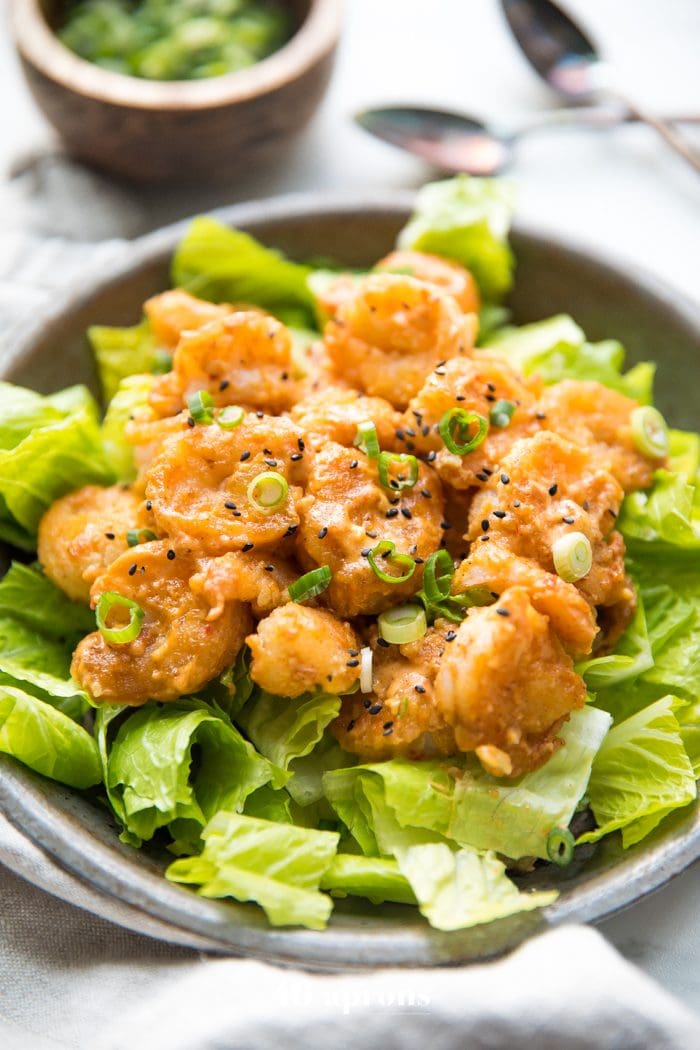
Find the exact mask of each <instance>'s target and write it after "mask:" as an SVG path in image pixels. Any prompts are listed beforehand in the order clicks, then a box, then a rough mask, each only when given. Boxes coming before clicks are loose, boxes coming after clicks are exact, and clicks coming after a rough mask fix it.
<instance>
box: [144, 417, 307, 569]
mask: <svg viewBox="0 0 700 1050" xmlns="http://www.w3.org/2000/svg"><path fill="white" fill-rule="evenodd" d="M304 448H305V446H304V441H303V438H302V436H301V431H300V430H299V429H298V428H297V427H296V426H295V425H294V424H293V423H292V422H291V421H290V420H288V419H273V418H270V417H264V418H262V419H258V418H257V417H256V416H253V415H249V416H247V417H246V418H245V420H244V422H243V423H242V424H241V425H240V426H238V427H236V428H235V429H233V430H222V429H221V427H219V426H217V425H216V424H212V425H206V424H202V425H197V426H194V427H191V428H188V430H187V433H185V434H183V435H182V436H180V437H174V438H171V439H170V440H169V441H167V442H166V444H165V446H164V447H163V449H162V451H161V452H160V454H159V455H158V456H156V458H155V459H154V461H153V463H152V464H151V466H150V468H149V469H148V471H147V472H146V474H145V476H144V486H145V493H146V498H147V499H148V500H149V502H150V505H151V507H152V512H153V516H154V519H155V521H156V523H157V525H158V528H159V529H160V530H161V531H162V532H164V533H166V534H167V535H168V536H171V537H172V538H173V539H174V540H175V541H176V542H177V543H178V544H180V545H181V546H186V547H190V548H191V549H192V550H194V551H196V552H198V553H201V554H208V555H212V556H213V555H218V554H225V553H226V552H227V551H235V550H242V551H244V552H245V551H247V550H252V549H253V547H264V548H269V547H272V546H274V545H276V544H278V543H279V542H280V540H281V539H282V538H283V537H284V536H285V535H291V534H292V533H293V532H294V530H295V528H296V526H297V525H298V524H299V516H298V513H297V508H296V504H297V502H298V500H299V498H300V497H301V489H300V488H298V483H299V482H300V481H303V479H304V477H305V472H306V463H307V460H308V457H309V456H310V455H311V453H310V452H309V451H308V450H306V451H302V450H303V449H304ZM262 475H267V476H268V477H269V476H270V475H272V478H271V479H270V481H269V485H268V487H270V486H271V494H270V500H271V501H272V502H270V503H269V505H268V506H264V505H262V504H261V503H260V501H259V500H257V499H256V484H257V483H256V479H257V478H260V484H268V483H267V482H266V481H265V479H264V478H262ZM275 479H276V480H275ZM273 497H274V499H273Z"/></svg>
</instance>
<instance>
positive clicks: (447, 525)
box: [440, 521, 452, 532]
mask: <svg viewBox="0 0 700 1050" xmlns="http://www.w3.org/2000/svg"><path fill="white" fill-rule="evenodd" d="M440 528H441V529H442V530H443V532H447V530H448V529H451V528H452V526H451V525H450V523H449V521H441V522H440Z"/></svg>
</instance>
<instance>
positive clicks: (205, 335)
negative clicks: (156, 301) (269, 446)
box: [149, 310, 299, 415]
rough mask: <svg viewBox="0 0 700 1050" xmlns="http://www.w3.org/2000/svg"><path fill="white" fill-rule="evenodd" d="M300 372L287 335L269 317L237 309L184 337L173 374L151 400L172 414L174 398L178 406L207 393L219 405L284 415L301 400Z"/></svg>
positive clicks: (162, 381)
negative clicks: (256, 409) (262, 409)
mask: <svg viewBox="0 0 700 1050" xmlns="http://www.w3.org/2000/svg"><path fill="white" fill-rule="evenodd" d="M298 373H299V367H298V364H297V361H296V359H295V356H294V350H293V345H292V338H291V335H290V333H289V330H288V329H287V328H285V326H284V325H283V324H280V322H279V321H277V320H276V319H275V318H274V317H270V316H269V315H268V314H263V313H261V312H260V311H257V310H239V311H237V312H235V313H230V314H227V315H226V316H225V317H223V318H221V319H219V320H216V321H211V322H209V324H205V325H203V326H202V327H201V328H198V329H196V330H195V331H192V332H184V333H183V334H182V337H181V339H180V341H179V343H178V344H177V347H176V349H175V353H174V355H173V370H172V372H169V373H168V374H167V375H165V376H162V377H161V378H160V380H159V381H158V382H157V383H156V384H155V386H154V389H153V392H152V393H151V395H150V399H149V401H150V404H151V405H152V406H153V408H154V409H155V410H156V411H157V412H159V413H160V414H162V415H163V414H170V412H171V411H172V408H171V406H172V402H173V399H174V398H175V397H177V398H178V399H179V406H178V407H182V406H183V405H187V400H188V398H189V397H190V396H191V395H192V394H195V393H196V392H197V391H198V390H207V391H208V392H209V393H210V394H211V395H212V397H213V398H214V401H215V403H216V404H217V405H218V406H222V405H249V406H252V407H253V408H264V409H265V410H266V411H267V412H273V413H274V412H282V411H284V410H285V409H288V408H291V406H292V405H293V404H294V402H295V401H296V400H297V398H298V396H299V385H298ZM163 408H166V409H167V411H166V412H164V411H163Z"/></svg>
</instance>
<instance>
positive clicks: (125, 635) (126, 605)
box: [95, 591, 144, 645]
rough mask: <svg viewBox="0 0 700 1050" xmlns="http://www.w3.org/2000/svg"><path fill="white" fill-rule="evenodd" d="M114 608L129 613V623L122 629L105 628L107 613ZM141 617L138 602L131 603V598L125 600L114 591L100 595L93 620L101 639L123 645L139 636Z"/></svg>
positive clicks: (141, 610) (141, 612)
mask: <svg viewBox="0 0 700 1050" xmlns="http://www.w3.org/2000/svg"><path fill="white" fill-rule="evenodd" d="M115 608H118V609H127V610H128V612H129V622H128V623H125V624H124V626H123V627H108V626H107V617H108V615H109V612H110V610H111V609H115ZM143 615H144V614H143V609H142V608H141V606H140V605H139V604H138V602H132V600H131V598H125V597H124V595H123V594H117V592H116V591H105V592H104V594H101V595H100V599H99V601H98V603H97V608H96V609H95V619H96V621H97V627H98V629H99V631H100V633H101V635H102V637H103V638H104V639H105V641H107V642H114V643H116V644H117V645H124V644H125V643H126V642H133V640H134V638H138V636H139V635H140V634H141V625H142V624H143Z"/></svg>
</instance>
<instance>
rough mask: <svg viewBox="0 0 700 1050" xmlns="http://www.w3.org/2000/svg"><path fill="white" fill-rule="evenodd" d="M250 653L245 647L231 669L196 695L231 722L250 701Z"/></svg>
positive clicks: (251, 682) (251, 688)
mask: <svg viewBox="0 0 700 1050" xmlns="http://www.w3.org/2000/svg"><path fill="white" fill-rule="evenodd" d="M250 661H251V653H250V649H249V648H248V646H247V645H244V646H243V648H242V649H241V650H240V652H239V653H238V656H237V657H236V662H235V663H234V665H233V667H229V669H228V670H227V671H224V673H223V674H221V675H219V677H218V678H215V679H214V680H213V681H212V682H209V683H208V684H207V685H206V686H205V687H204V689H202V691H201V692H200V693H199V694H198V695H199V696H200V697H201V698H202V700H205V701H206V702H207V703H208V704H213V705H214V706H215V707H217V708H218V709H219V710H220V711H222V712H223V713H224V714H225V715H227V717H228V718H230V719H231V721H235V720H236V718H237V716H238V714H239V712H240V711H241V709H242V708H243V706H244V704H245V703H246V702H247V701H248V700H249V699H250V697H251V695H252V693H253V689H254V683H253V679H252V678H251V677H250Z"/></svg>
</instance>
